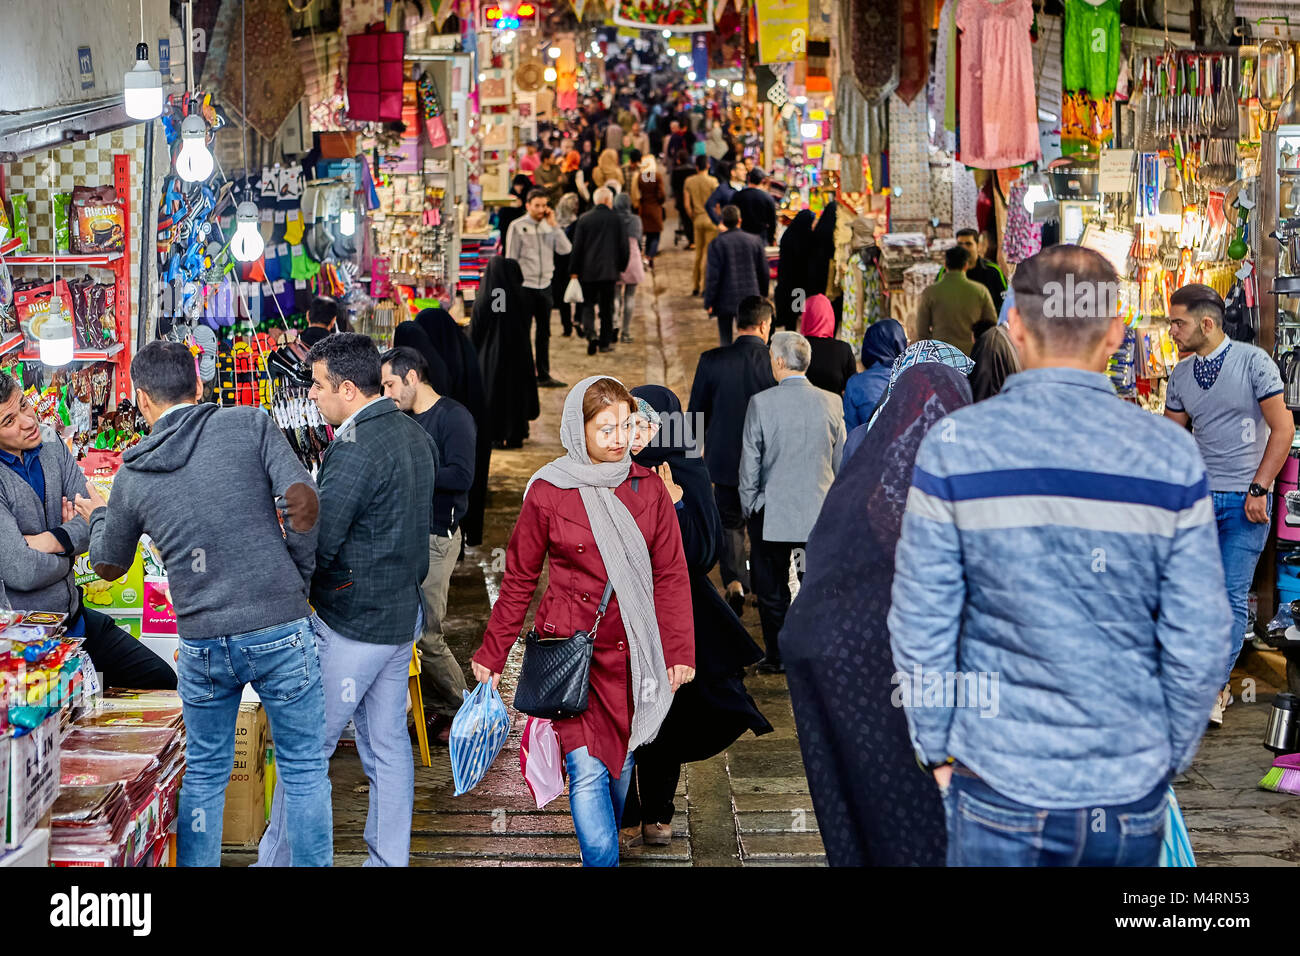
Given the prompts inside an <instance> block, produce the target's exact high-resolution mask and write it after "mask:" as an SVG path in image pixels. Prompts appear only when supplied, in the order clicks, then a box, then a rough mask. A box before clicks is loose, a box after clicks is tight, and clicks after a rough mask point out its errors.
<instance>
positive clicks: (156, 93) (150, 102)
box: [122, 0, 163, 120]
mask: <svg viewBox="0 0 1300 956" xmlns="http://www.w3.org/2000/svg"><path fill="white" fill-rule="evenodd" d="M122 89H123V95H122V99H123V105H124V106H125V107H126V115H127V116H129V117H131V119H138V120H151V119H157V118H158V117H159V116H162V111H163V88H162V74H161V73H159V72H158V71H157V70H155V69H154V68H153V67H152V66H150V65H149V44H147V43H145V42H144V0H140V42H139V43H138V44H136V48H135V66H134V67H132V68H131V71H130V72H129V73H127V74H126V77H125V79H124V80H123V83H122Z"/></svg>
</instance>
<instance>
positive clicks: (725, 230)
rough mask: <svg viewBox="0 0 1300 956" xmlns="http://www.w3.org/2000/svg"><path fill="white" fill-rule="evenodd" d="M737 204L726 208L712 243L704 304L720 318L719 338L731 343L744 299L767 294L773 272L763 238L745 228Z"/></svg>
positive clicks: (710, 312) (728, 343)
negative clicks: (770, 269)
mask: <svg viewBox="0 0 1300 956" xmlns="http://www.w3.org/2000/svg"><path fill="white" fill-rule="evenodd" d="M743 221H744V220H742V219H741V217H740V210H739V209H737V208H736V207H735V206H724V207H723V208H722V232H720V233H719V234H718V236H717V238H715V239H714V240H713V242H711V243H710V244H709V263H708V268H707V269H706V270H705V281H704V308H705V309H706V310H708V313H709V314H710V315H712V316H714V317H715V318H716V319H717V320H718V338H719V339H720V341H721V342H722V344H723V345H730V344H731V325H732V322H733V320H734V319H735V317H736V311H737V309H739V307H740V303H741V300H742V299H745V298H748V297H749V296H765V295H767V287H768V280H769V278H770V272H769V269H768V265H767V251H766V249H765V248H764V246H763V241H762V240H761V239H759V238H758V237H757V236H752V235H750V234H749V233H747V232H745V231H744V230H743V229H742V228H741V224H742V223H743Z"/></svg>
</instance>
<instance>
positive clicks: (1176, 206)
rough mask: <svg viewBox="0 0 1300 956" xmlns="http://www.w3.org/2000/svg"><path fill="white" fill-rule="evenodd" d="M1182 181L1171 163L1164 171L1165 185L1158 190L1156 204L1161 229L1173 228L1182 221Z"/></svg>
mask: <svg viewBox="0 0 1300 956" xmlns="http://www.w3.org/2000/svg"><path fill="white" fill-rule="evenodd" d="M1182 187H1183V181H1182V180H1181V179H1180V178H1179V176H1178V170H1177V169H1176V168H1174V166H1173V164H1172V163H1171V164H1170V166H1169V169H1168V170H1167V171H1166V173H1165V187H1164V189H1162V190H1161V191H1160V200H1159V203H1158V204H1157V206H1156V211H1157V213H1158V214H1159V222H1160V226H1161V228H1162V229H1168V230H1173V229H1177V228H1178V227H1179V226H1181V225H1182V222H1183V188H1182Z"/></svg>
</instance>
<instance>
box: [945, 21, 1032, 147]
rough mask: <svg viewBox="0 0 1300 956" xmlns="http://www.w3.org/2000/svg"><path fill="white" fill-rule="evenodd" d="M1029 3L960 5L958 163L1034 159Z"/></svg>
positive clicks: (958, 24)
mask: <svg viewBox="0 0 1300 956" xmlns="http://www.w3.org/2000/svg"><path fill="white" fill-rule="evenodd" d="M1033 20H1034V8H1033V5H1032V3H1031V0H1003V2H1001V3H995V2H993V0H961V3H960V5H959V6H958V7H957V26H958V28H959V29H960V30H961V33H962V36H961V64H960V69H961V104H960V106H961V109H960V113H959V115H958V127H959V128H958V133H959V140H958V142H959V144H960V148H961V153H960V159H961V161H962V162H963V163H965V164H966V165H967V166H975V167H978V168H980V169H1007V168H1009V167H1011V166H1020V165H1023V164H1024V163H1030V162H1033V161H1034V160H1037V159H1038V158H1039V156H1040V155H1041V152H1040V150H1039V146H1038V99H1037V94H1036V93H1035V91H1034V57H1033V52H1032V45H1031V43H1030V40H1029V29H1030V27H1031V26H1032V24H1033Z"/></svg>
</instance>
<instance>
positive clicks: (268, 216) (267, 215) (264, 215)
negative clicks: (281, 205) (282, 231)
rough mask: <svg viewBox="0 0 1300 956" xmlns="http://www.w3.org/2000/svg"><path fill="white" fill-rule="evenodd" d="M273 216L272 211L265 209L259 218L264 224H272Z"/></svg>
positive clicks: (259, 214)
mask: <svg viewBox="0 0 1300 956" xmlns="http://www.w3.org/2000/svg"><path fill="white" fill-rule="evenodd" d="M272 215H273V213H272V211H271V210H270V209H263V210H261V211H260V212H259V213H258V218H259V219H261V220H262V222H270V221H271V216H272Z"/></svg>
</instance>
